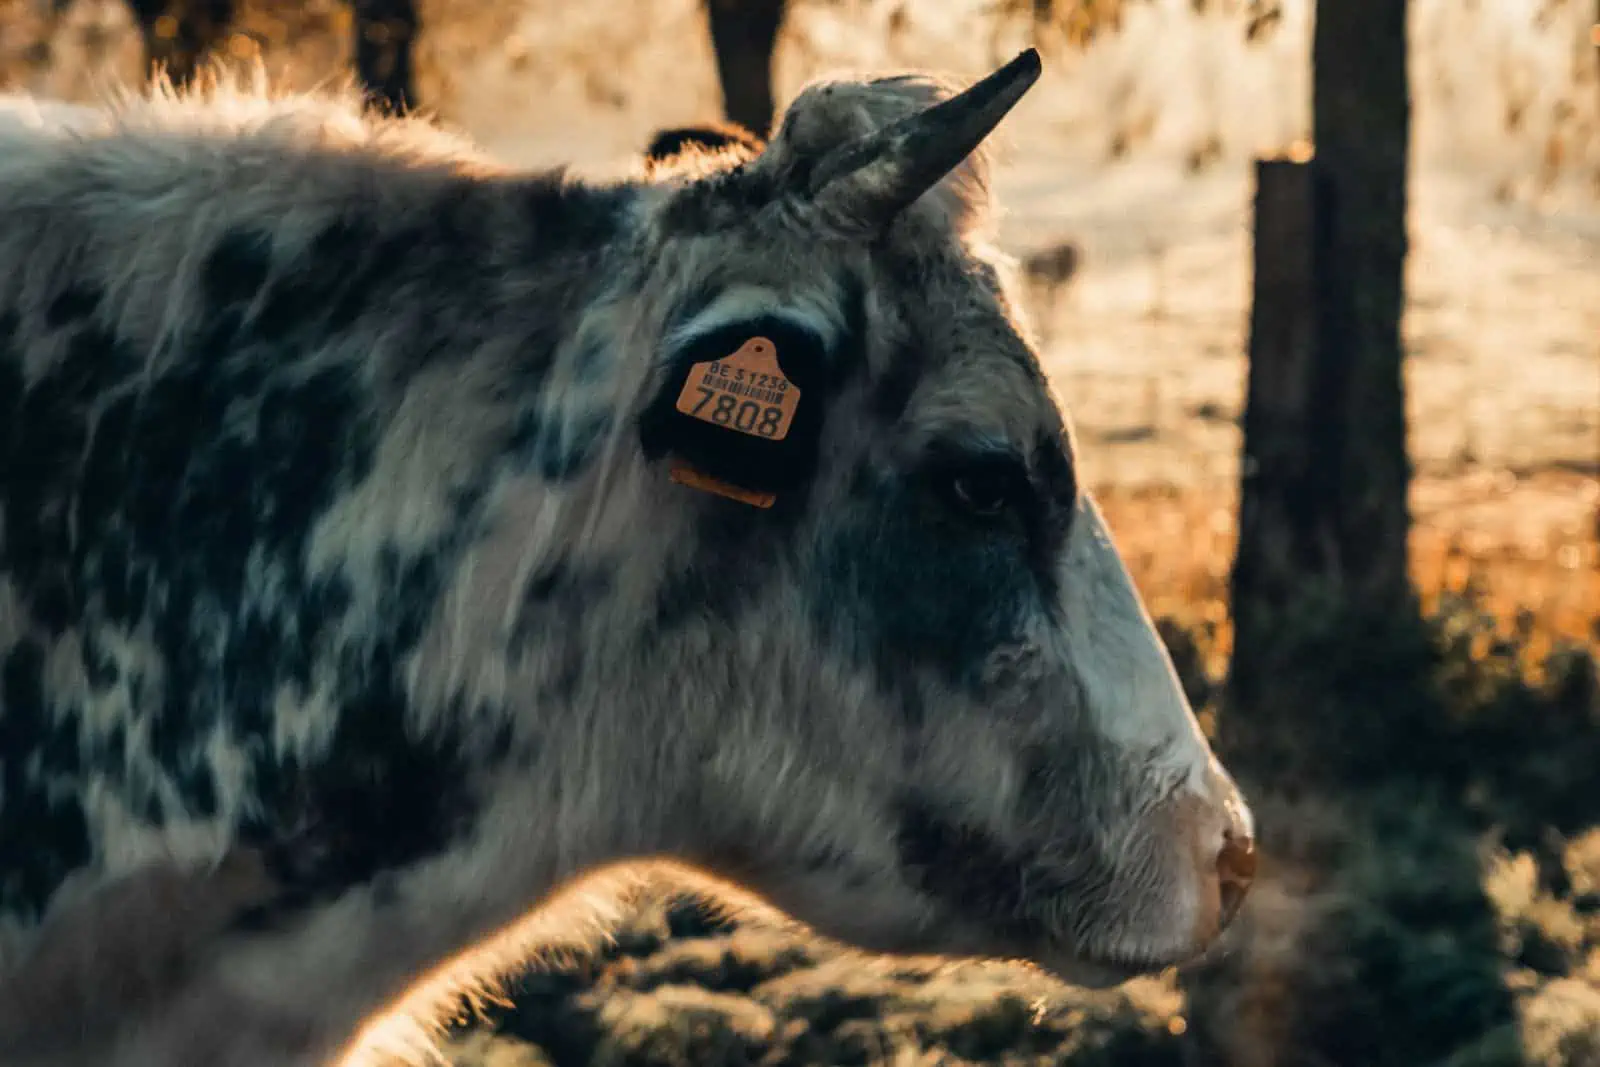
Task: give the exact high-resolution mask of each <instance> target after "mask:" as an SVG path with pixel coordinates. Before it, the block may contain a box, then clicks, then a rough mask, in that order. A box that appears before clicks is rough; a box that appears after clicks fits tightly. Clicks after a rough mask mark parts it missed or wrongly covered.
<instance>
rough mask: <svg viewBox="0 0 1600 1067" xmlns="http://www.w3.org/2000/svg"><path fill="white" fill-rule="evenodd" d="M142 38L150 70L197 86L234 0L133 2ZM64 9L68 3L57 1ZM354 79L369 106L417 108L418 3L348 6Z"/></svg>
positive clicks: (370, 1)
mask: <svg viewBox="0 0 1600 1067" xmlns="http://www.w3.org/2000/svg"><path fill="white" fill-rule="evenodd" d="M129 3H130V5H131V6H132V8H133V13H134V17H135V18H136V19H137V20H138V22H139V29H140V32H141V33H142V34H143V36H144V48H145V65H146V68H147V69H148V68H150V67H154V66H160V67H163V68H164V69H165V70H166V71H167V74H168V76H169V77H171V79H172V82H173V84H174V85H178V86H183V85H187V84H189V83H190V82H191V81H193V80H194V76H195V73H196V71H197V70H198V69H199V67H200V64H201V63H202V62H203V61H204V60H205V58H206V54H207V53H208V52H210V51H211V50H212V49H213V48H215V47H216V46H217V45H219V44H221V43H222V42H223V41H224V40H225V39H226V38H227V36H228V33H229V31H230V30H231V29H232V26H233V18H234V0H129ZM58 4H59V5H61V6H64V0H58ZM350 7H351V10H352V13H353V14H354V19H353V20H352V21H353V22H354V27H353V34H354V37H355V54H354V55H353V56H352V57H351V60H352V62H353V63H354V65H355V70H356V77H357V79H358V80H359V81H360V84H361V86H362V88H363V89H364V90H365V91H366V93H367V95H368V98H369V100H371V101H372V102H374V103H377V104H379V105H380V106H382V107H384V108H386V109H388V110H390V111H395V112H399V111H401V110H403V109H405V108H407V107H412V106H415V104H416V99H417V95H416V89H415V86H414V84H413V81H412V66H411V57H412V52H413V50H414V47H415V44H416V38H417V31H418V29H419V19H418V17H417V8H416V2H415V0H350Z"/></svg>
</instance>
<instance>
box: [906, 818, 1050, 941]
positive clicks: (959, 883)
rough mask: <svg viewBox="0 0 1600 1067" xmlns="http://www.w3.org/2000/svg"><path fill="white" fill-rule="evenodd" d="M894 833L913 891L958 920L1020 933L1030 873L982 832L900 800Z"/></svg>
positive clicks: (1031, 871)
mask: <svg viewBox="0 0 1600 1067" xmlns="http://www.w3.org/2000/svg"><path fill="white" fill-rule="evenodd" d="M899 807H900V818H899V822H898V825H897V826H896V828H895V846H896V848H897V850H898V852H899V854H900V863H901V865H902V867H903V868H904V869H905V871H906V872H907V874H908V876H909V877H910V879H911V881H912V882H913V884H914V885H916V887H917V888H918V889H919V890H920V891H922V892H923V893H926V894H927V895H928V896H930V897H932V898H933V899H935V900H938V901H941V902H943V903H945V904H946V905H947V906H949V907H950V909H951V910H952V911H954V912H956V913H958V914H960V915H963V916H974V917H977V916H981V917H983V918H984V919H986V920H988V921H989V922H991V923H994V924H996V925H997V926H998V927H999V931H998V932H1014V933H1016V934H1019V935H1020V934H1021V933H1022V919H1023V916H1024V910H1025V907H1026V901H1025V900H1024V899H1023V897H1022V891H1023V889H1024V887H1026V886H1028V885H1029V878H1030V877H1032V876H1033V874H1034V870H1033V866H1032V865H1031V864H1028V863H1025V862H1022V861H1019V859H1018V858H1017V857H1016V856H1015V855H1013V854H1012V853H1011V852H1010V851H1009V850H1008V849H1006V848H1005V847H1004V846H1003V845H1002V844H1001V843H1000V842H999V841H997V840H995V839H994V838H993V837H992V836H990V835H989V834H988V833H987V832H985V831H984V830H982V829H980V828H978V827H974V826H969V825H965V824H963V823H962V822H960V821H958V820H954V819H951V818H949V817H947V816H946V815H944V814H943V813H942V812H941V811H939V810H938V809H937V808H936V807H935V806H934V805H932V804H931V803H928V802H926V801H923V800H920V799H917V798H905V799H903V800H902V801H901V803H900V805H899Z"/></svg>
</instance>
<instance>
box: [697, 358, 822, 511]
mask: <svg viewBox="0 0 1600 1067" xmlns="http://www.w3.org/2000/svg"><path fill="white" fill-rule="evenodd" d="M677 409H678V411H680V412H682V413H683V414H685V415H688V416H689V417H690V418H695V419H699V420H700V421H701V422H709V423H711V425H713V426H720V427H722V428H724V429H727V430H733V431H735V432H736V433H742V434H747V435H748V436H751V437H762V438H765V439H767V440H768V441H781V440H783V439H784V438H785V437H787V436H789V427H790V426H792V425H793V424H794V415H795V412H796V411H798V410H799V409H800V390H799V388H798V387H797V386H796V385H795V384H794V383H793V382H791V381H790V380H789V379H788V378H787V377H785V376H784V373H783V369H782V368H781V367H779V366H778V349H777V346H775V345H774V344H773V343H772V342H771V341H770V340H768V339H767V338H765V337H752V338H750V340H748V341H746V342H745V343H744V344H742V345H740V346H739V348H738V350H737V351H736V352H734V353H733V354H732V355H731V356H724V357H723V358H721V359H712V360H706V361H705V362H704V363H696V364H694V365H693V366H692V367H690V368H689V374H688V377H687V378H685V379H684V383H683V390H682V391H681V392H680V393H679V394H678V403H677ZM669 475H670V477H671V478H672V480H673V481H674V482H676V483H677V484H679V485H687V486H690V487H691V488H694V489H700V490H703V491H705V492H708V493H716V494H718V495H719V496H725V497H728V498H729V499H732V500H738V501H740V502H742V503H745V504H750V505H752V506H754V507H758V508H770V507H771V506H772V505H773V502H774V501H776V500H777V499H778V497H777V494H776V493H761V492H755V491H753V490H750V489H742V488H740V487H739V486H737V485H730V484H729V483H727V482H725V481H722V480H721V479H720V478H713V477H712V476H711V475H709V474H707V473H705V472H704V471H702V470H699V469H697V468H695V467H693V466H690V465H689V464H688V463H686V462H684V461H683V460H681V459H675V460H674V461H673V464H672V467H671V468H670V471H669Z"/></svg>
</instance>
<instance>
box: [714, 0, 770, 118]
mask: <svg viewBox="0 0 1600 1067" xmlns="http://www.w3.org/2000/svg"><path fill="white" fill-rule="evenodd" d="M704 3H705V7H706V18H707V20H708V21H709V22H710V27H711V48H712V50H713V51H714V52H715V53H716V57H717V80H718V81H719V82H720V83H721V86H722V111H723V114H724V115H726V116H727V117H728V119H729V120H730V121H732V122H737V123H738V124H739V125H741V126H743V127H744V128H745V129H747V130H749V131H751V132H752V133H756V134H760V135H761V136H763V137H765V136H766V135H767V134H768V133H769V132H770V131H771V129H772V117H773V112H774V105H773V92H772V56H773V52H774V51H775V50H776V48H777V44H778V30H779V29H780V28H781V27H782V26H783V16H784V11H785V8H786V7H787V3H786V0H704Z"/></svg>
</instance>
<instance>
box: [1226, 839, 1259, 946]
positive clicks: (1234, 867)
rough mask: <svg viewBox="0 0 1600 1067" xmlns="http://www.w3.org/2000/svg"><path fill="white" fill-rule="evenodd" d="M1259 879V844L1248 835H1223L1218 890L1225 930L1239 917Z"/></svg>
mask: <svg viewBox="0 0 1600 1067" xmlns="http://www.w3.org/2000/svg"><path fill="white" fill-rule="evenodd" d="M1255 878H1256V842H1255V838H1253V837H1251V836H1250V835H1249V834H1247V833H1236V832H1235V831H1232V830H1229V831H1227V832H1225V833H1224V834H1223V835H1222V851H1221V852H1219V853H1217V886H1218V888H1219V889H1220V890H1221V893H1222V915H1221V920H1222V923H1221V925H1222V928H1223V929H1226V928H1227V927H1228V924H1230V923H1231V922H1233V919H1234V916H1236V915H1238V914H1239V907H1240V906H1241V905H1242V904H1243V903H1244V898H1245V894H1247V893H1249V892H1250V883H1251V882H1254V881H1255Z"/></svg>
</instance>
